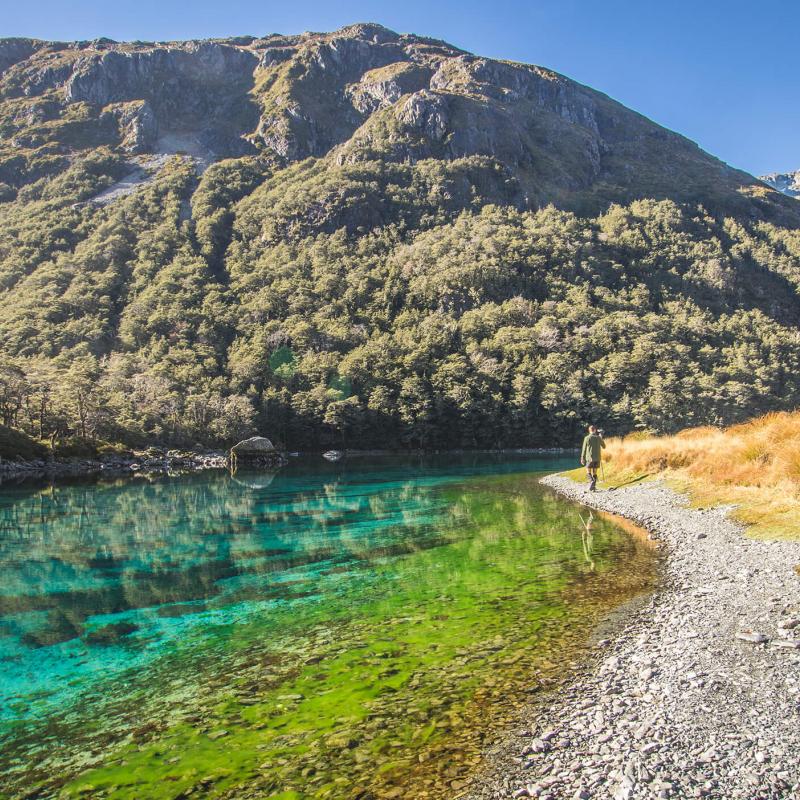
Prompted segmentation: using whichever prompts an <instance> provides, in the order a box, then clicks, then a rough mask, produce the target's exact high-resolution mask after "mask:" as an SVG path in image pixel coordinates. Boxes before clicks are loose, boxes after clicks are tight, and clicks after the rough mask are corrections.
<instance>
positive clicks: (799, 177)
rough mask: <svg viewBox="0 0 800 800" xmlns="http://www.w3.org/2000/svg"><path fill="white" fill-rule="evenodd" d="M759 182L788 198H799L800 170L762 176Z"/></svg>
mask: <svg viewBox="0 0 800 800" xmlns="http://www.w3.org/2000/svg"><path fill="white" fill-rule="evenodd" d="M761 180H762V181H764V183H767V184H769V185H770V186H771V187H772V188H773V189H777V190H778V191H779V192H783V193H784V194H788V195H789V197H800V169H799V170H797V171H796V172H772V173H770V174H769V175H762V176H761Z"/></svg>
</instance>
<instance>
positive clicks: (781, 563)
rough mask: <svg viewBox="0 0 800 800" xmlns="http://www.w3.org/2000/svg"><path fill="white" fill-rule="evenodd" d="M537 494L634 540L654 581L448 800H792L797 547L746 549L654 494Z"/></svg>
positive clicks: (727, 532)
mask: <svg viewBox="0 0 800 800" xmlns="http://www.w3.org/2000/svg"><path fill="white" fill-rule="evenodd" d="M543 483H545V484H547V485H548V486H550V487H552V488H554V489H555V490H556V491H558V492H560V493H561V494H563V495H565V496H567V497H570V498H572V499H575V500H578V501H580V502H583V503H585V504H587V505H589V506H592V507H594V508H596V509H600V510H604V511H609V512H613V513H615V514H619V515H621V516H624V517H626V518H628V519H630V520H631V521H633V522H635V523H636V524H638V525H640V526H642V527H643V528H645V529H647V530H648V531H649V532H650V534H651V535H652V536H653V537H654V538H656V539H657V540H658V542H659V546H660V548H661V549H662V551H663V553H664V559H663V561H664V563H663V579H662V582H661V583H660V585H659V588H658V589H657V591H656V592H655V593H654V594H653V595H651V596H650V597H649V598H647V599H646V600H645V601H644V602H640V603H639V604H638V605H636V606H635V607H633V608H632V609H631V610H630V611H629V613H627V614H624V615H623V616H622V622H621V624H620V625H619V628H618V630H616V631H615V632H614V634H613V637H612V638H611V639H610V640H601V641H600V642H599V643H598V644H597V645H596V647H595V649H594V653H593V655H592V656H591V657H590V658H589V659H588V663H586V664H584V665H583V667H582V668H581V669H580V670H579V671H578V672H577V673H576V674H574V675H573V676H572V677H571V678H570V679H569V680H568V681H567V682H566V683H564V684H563V685H562V686H561V687H560V688H559V689H558V690H556V691H555V692H554V693H553V694H552V695H551V696H550V697H549V698H548V701H547V703H546V704H544V705H542V704H537V705H535V706H532V707H531V709H530V710H529V711H526V712H525V714H524V716H523V719H522V724H521V725H520V728H519V730H518V731H517V732H516V733H515V735H514V736H512V737H511V738H510V739H506V740H504V741H503V742H501V743H499V744H498V745H496V746H495V747H494V748H493V749H492V750H491V751H490V752H489V753H487V763H488V764H491V765H492V766H491V767H490V768H489V769H488V771H487V772H486V773H484V774H483V775H482V776H480V777H479V778H478V780H477V781H476V783H474V784H473V786H472V788H471V789H470V790H469V792H467V793H466V794H464V795H462V797H464V798H469V799H470V800H489V798H491V799H492V800H500V799H502V800H506V798H520V797H537V798H542V800H544V799H545V798H551V800H556V799H557V798H558V799H559V800H560V799H561V798H614V799H615V800H617V799H618V798H620V799H626V798H668V797H677V798H683V797H709V798H725V800H734V799H735V798H748V799H752V800H755V799H757V798H758V799H760V798H795V797H800V575H798V573H797V571H796V570H795V567H796V566H797V565H798V564H800V542H764V541H758V540H755V539H751V538H748V537H747V536H746V535H745V534H744V533H743V530H742V527H741V526H740V525H738V524H737V523H735V522H733V521H732V520H730V519H728V517H727V516H726V510H725V509H723V508H713V509H704V510H697V509H690V508H688V507H687V503H686V499H685V498H684V497H682V496H681V495H679V494H677V493H675V492H674V491H672V490H671V489H669V488H668V487H666V486H665V485H663V484H662V483H655V482H653V483H643V484H638V485H635V486H630V487H625V488H621V489H617V490H610V491H599V492H596V493H589V492H588V491H586V488H585V485H583V484H577V483H575V482H574V481H572V480H569V479H567V478H563V477H560V476H548V477H547V478H545V479H543ZM525 717H527V719H526V718H525Z"/></svg>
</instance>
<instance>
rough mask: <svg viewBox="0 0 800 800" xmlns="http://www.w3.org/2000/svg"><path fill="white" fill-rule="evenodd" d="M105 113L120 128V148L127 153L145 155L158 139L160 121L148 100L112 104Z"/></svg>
mask: <svg viewBox="0 0 800 800" xmlns="http://www.w3.org/2000/svg"><path fill="white" fill-rule="evenodd" d="M104 113H106V114H108V115H110V116H111V117H112V118H113V119H114V121H115V122H116V124H117V126H118V128H119V142H120V148H121V149H122V150H123V151H124V152H125V153H130V154H138V153H145V152H147V151H148V150H150V149H151V148H152V146H153V145H154V144H155V141H156V139H157V137H158V120H157V119H156V115H155V113H154V112H153V109H152V108H151V107H150V104H149V103H148V102H147V101H146V100H134V101H132V102H130V103H112V104H111V105H109V106H107V107H106V108H105V110H104Z"/></svg>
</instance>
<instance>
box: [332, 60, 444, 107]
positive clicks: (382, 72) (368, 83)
mask: <svg viewBox="0 0 800 800" xmlns="http://www.w3.org/2000/svg"><path fill="white" fill-rule="evenodd" d="M430 77H431V70H430V69H428V68H426V67H423V66H420V65H418V64H413V63H410V62H407V61H397V62H395V63H394V64H389V65H387V66H385V67H383V68H378V69H373V70H369V71H368V72H365V73H364V74H363V75H362V76H361V80H360V81H359V82H358V83H351V84H349V85H348V86H347V87H346V88H345V95H346V96H347V97H348V98H349V99H350V102H351V103H352V104H353V107H354V108H355V109H356V110H357V111H358V112H359V113H360V114H363V115H364V116H369V115H370V114H372V113H374V112H375V111H379V110H381V109H384V108H388V107H389V106H391V105H394V104H395V103H396V102H397V101H398V100H399V99H400V98H401V97H402V96H403V95H406V94H412V93H414V92H418V91H421V90H422V89H425V88H427V86H428V84H429V81H430Z"/></svg>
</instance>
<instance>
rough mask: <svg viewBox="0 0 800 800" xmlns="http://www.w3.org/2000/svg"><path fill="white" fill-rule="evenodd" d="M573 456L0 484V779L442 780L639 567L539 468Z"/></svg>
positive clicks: (470, 755)
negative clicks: (541, 479)
mask: <svg viewBox="0 0 800 800" xmlns="http://www.w3.org/2000/svg"><path fill="white" fill-rule="evenodd" d="M570 465H571V460H570V461H564V460H559V459H556V458H550V459H547V458H538V459H531V458H524V457H508V456H506V457H502V458H500V457H490V456H476V457H471V458H466V457H462V458H458V457H455V456H447V457H440V458H438V459H432V458H428V459H424V460H419V459H416V460H411V459H405V460H403V459H388V458H385V459H371V460H366V459H359V460H353V461H350V462H346V463H340V464H336V465H329V464H327V463H325V462H323V461H322V460H321V459H308V460H302V461H295V462H293V463H292V464H291V465H290V466H289V467H287V468H285V469H283V470H282V471H280V472H279V473H278V474H276V475H270V474H264V473H252V474H245V473H241V472H240V473H239V474H237V475H236V476H233V477H232V476H230V475H228V474H227V473H221V472H205V473H200V474H193V475H184V476H172V477H161V478H155V479H145V478H139V479H131V480H119V481H112V482H91V481H85V482H74V483H70V484H60V485H57V486H54V487H51V486H37V485H35V484H21V485H18V486H16V487H7V486H6V487H0V579H1V580H0V669H1V670H2V671H1V672H0V775H2V776H3V778H2V786H3V788H2V789H0V797H24V796H33V795H35V796H43V797H45V796H57V795H63V796H73V795H80V794H82V795H84V796H92V797H95V796H96V797H100V796H109V797H120V798H177V797H187V796H190V795H193V796H197V797H250V796H252V797H274V798H287V799H288V798H306V797H309V798H311V797H329V798H346V797H353V798H355V797H364V798H367V797H377V798H383V797H386V798H391V797H409V796H414V797H438V796H440V795H442V794H443V793H445V792H447V793H450V794H452V792H453V791H454V790H458V789H459V788H461V787H462V786H463V785H464V781H465V780H466V779H467V778H468V777H469V774H470V773H471V772H472V771H473V770H475V769H476V768H478V767H479V766H480V750H481V745H482V744H483V743H484V742H486V741H487V739H488V740H490V739H491V736H492V735H493V733H496V730H497V728H498V726H501V725H502V724H505V723H506V722H507V721H508V720H511V719H513V714H514V709H515V707H516V706H517V704H518V703H519V702H520V701H521V700H522V699H524V698H525V697H527V696H529V694H530V693H531V692H533V691H536V690H537V689H538V688H546V687H547V686H548V685H549V683H550V682H551V681H552V680H553V679H555V678H557V677H558V676H559V675H563V674H564V673H565V672H566V670H567V668H568V666H569V663H570V662H571V661H572V660H573V659H574V658H576V657H577V655H578V654H579V648H580V646H581V644H582V642H583V641H584V640H585V638H586V635H587V632H588V631H589V630H590V628H591V626H592V624H594V622H596V620H597V619H598V617H599V616H600V615H601V614H602V613H603V612H605V611H606V610H607V609H609V608H611V607H613V606H614V605H616V604H618V603H619V602H621V601H622V600H624V599H626V598H628V597H630V596H632V595H633V594H635V593H637V592H639V591H641V590H643V589H644V588H646V587H647V586H648V585H649V584H650V583H651V581H652V578H653V555H652V552H651V551H650V550H649V548H648V547H647V546H646V544H645V543H644V542H643V541H641V540H639V539H637V538H636V537H635V536H631V535H629V534H628V533H625V532H624V531H623V530H622V529H621V528H619V527H618V526H617V525H616V524H615V523H614V522H613V521H610V520H608V519H605V518H596V519H595V520H594V522H593V523H592V526H591V530H590V533H589V535H587V534H586V532H585V531H584V528H583V523H582V521H581V519H580V518H579V516H578V514H579V512H580V508H579V507H578V506H575V505H574V504H571V503H568V502H566V501H563V500H561V499H560V498H558V497H556V496H555V495H554V494H553V493H552V492H550V491H549V490H546V489H544V488H543V487H541V486H539V485H538V483H537V481H536V479H537V477H538V476H539V475H541V474H542V473H543V472H544V471H554V470H558V469H563V468H565V467H567V466H570ZM584 519H586V514H585V513H584Z"/></svg>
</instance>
